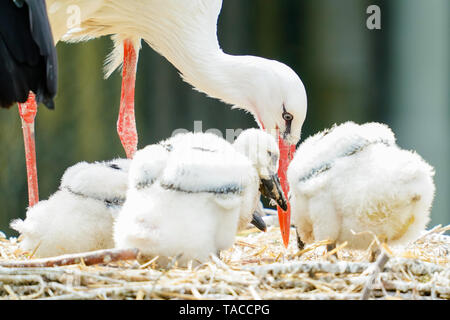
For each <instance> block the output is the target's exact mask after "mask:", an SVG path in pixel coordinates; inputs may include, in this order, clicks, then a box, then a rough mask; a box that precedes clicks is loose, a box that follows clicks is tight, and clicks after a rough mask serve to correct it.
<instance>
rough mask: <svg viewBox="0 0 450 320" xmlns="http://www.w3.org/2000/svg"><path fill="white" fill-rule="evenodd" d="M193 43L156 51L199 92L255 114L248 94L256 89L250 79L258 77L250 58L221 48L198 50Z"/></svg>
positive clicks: (158, 48)
mask: <svg viewBox="0 0 450 320" xmlns="http://www.w3.org/2000/svg"><path fill="white" fill-rule="evenodd" d="M198 48H199V46H195V44H193V43H192V42H190V43H177V46H175V47H172V46H171V47H167V48H162V47H161V46H159V47H157V48H155V49H156V50H157V51H158V52H159V53H161V54H162V55H163V56H164V57H165V58H166V59H167V60H168V61H169V62H170V63H172V64H173V65H174V66H175V67H176V68H177V69H178V70H179V71H180V73H181V76H182V78H183V80H184V81H186V82H188V83H189V84H191V85H192V86H193V87H194V88H195V89H196V90H198V91H200V92H203V93H205V94H206V95H208V96H210V97H212V98H216V99H219V100H222V101H223V102H225V103H227V104H230V105H233V106H238V107H239V108H242V109H246V110H247V111H249V112H251V113H252V114H253V115H255V116H257V115H256V111H257V110H256V109H255V108H254V105H255V104H256V102H254V101H251V98H250V97H249V92H253V91H254V90H253V89H252V88H250V87H249V86H251V85H252V82H251V81H250V79H249V77H250V76H251V75H252V74H253V75H254V74H255V70H252V69H253V68H252V64H251V63H248V62H249V60H253V59H255V60H256V59H259V58H257V57H250V56H233V55H229V54H226V53H224V52H223V51H222V50H221V49H220V47H219V46H218V44H217V46H214V47H213V48H211V47H207V48H203V49H198Z"/></svg>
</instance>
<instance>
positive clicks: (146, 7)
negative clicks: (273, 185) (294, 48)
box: [47, 0, 307, 246]
mask: <svg viewBox="0 0 450 320" xmlns="http://www.w3.org/2000/svg"><path fill="white" fill-rule="evenodd" d="M221 7H222V0H145V1H142V0H128V1H123V0H47V8H48V11H49V17H50V23H51V26H52V29H53V36H54V39H55V41H60V40H63V41H69V42H77V41H85V40H89V39H92V38H96V37H101V36H105V35H112V36H113V40H114V44H115V48H114V50H113V52H112V53H111V55H110V56H109V58H108V64H107V66H106V76H108V75H110V74H111V73H112V72H113V71H114V70H115V69H116V68H117V67H119V66H120V64H121V63H123V76H122V77H123V79H122V95H121V102H120V112H119V119H118V123H117V129H118V133H119V136H120V139H121V141H122V144H123V146H124V149H125V151H126V154H127V156H128V157H130V158H131V157H132V156H133V154H134V153H135V151H136V149H137V132H136V125H135V118H134V88H135V79H136V63H137V57H138V52H139V49H140V43H141V39H144V41H145V42H146V43H148V44H149V45H150V46H151V47H152V48H153V49H154V50H156V51H157V52H158V53H160V54H161V55H163V56H164V57H165V58H166V59H167V60H168V61H169V62H170V63H172V64H173V65H174V66H175V67H176V68H177V69H178V70H179V71H180V73H181V76H182V77H183V79H184V80H185V81H186V82H188V83H190V84H191V85H192V86H193V87H194V88H195V89H196V90H198V91H201V92H203V93H205V94H207V95H208V96H210V97H213V98H217V99H220V100H222V101H223V102H225V103H227V104H230V105H232V106H233V108H241V109H244V110H246V111H248V112H250V113H251V114H252V115H253V116H254V118H255V120H256V122H257V123H258V124H259V126H260V127H261V128H263V129H265V130H267V131H269V132H271V133H272V134H273V135H274V136H276V138H278V139H279V148H280V152H281V156H280V166H279V175H280V180H281V183H282V186H283V190H284V191H285V192H288V185H287V180H286V170H287V166H288V164H289V162H290V159H291V157H292V154H293V151H294V150H295V144H296V143H297V142H298V141H299V139H300V134H301V129H302V125H303V122H304V120H305V117H306V109H307V99H306V92H305V88H304V86H303V83H302V81H301V80H300V78H299V77H298V75H297V74H296V73H295V72H294V71H293V70H292V69H291V68H289V67H288V66H286V65H285V64H283V63H280V62H278V61H274V60H268V59H264V58H260V57H254V56H234V55H229V54H226V53H224V52H223V51H222V50H221V48H220V45H219V42H218V39H217V20H218V16H219V13H220V11H221ZM279 218H280V226H281V231H282V235H283V241H284V244H285V245H286V246H287V243H288V241H289V227H290V210H289V209H288V210H287V211H286V212H285V211H283V210H281V209H280V208H279Z"/></svg>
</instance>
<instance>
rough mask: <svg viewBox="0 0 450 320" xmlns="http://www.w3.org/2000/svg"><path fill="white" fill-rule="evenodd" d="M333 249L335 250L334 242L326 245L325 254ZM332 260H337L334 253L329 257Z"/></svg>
mask: <svg viewBox="0 0 450 320" xmlns="http://www.w3.org/2000/svg"><path fill="white" fill-rule="evenodd" d="M334 249H336V242H333V243H329V244H327V252H331V251H333V250H334ZM329 257H330V258H331V259H332V260H336V259H337V258H338V256H337V252H334V253H333V254H332V255H330V256H329Z"/></svg>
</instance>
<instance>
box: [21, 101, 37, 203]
mask: <svg viewBox="0 0 450 320" xmlns="http://www.w3.org/2000/svg"><path fill="white" fill-rule="evenodd" d="M36 113H37V104H36V100H35V96H34V94H33V93H31V92H30V95H29V96H28V100H27V102H25V103H19V115H20V118H21V120H22V130H23V141H24V145H25V159H26V165H27V180H28V203H29V206H30V207H32V206H34V205H35V204H36V203H38V201H39V188H38V179H37V168H36V144H35V141H34V118H35V117H36Z"/></svg>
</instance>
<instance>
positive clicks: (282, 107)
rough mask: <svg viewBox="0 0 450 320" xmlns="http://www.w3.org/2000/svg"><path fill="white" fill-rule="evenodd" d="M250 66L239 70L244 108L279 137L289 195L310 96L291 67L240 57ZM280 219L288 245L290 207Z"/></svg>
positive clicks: (281, 171) (283, 178)
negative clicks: (292, 166) (290, 169)
mask: <svg viewBox="0 0 450 320" xmlns="http://www.w3.org/2000/svg"><path fill="white" fill-rule="evenodd" d="M240 59H241V63H245V64H246V65H247V66H246V67H244V68H242V69H241V70H239V71H238V72H239V73H241V74H242V76H241V78H240V83H242V84H243V86H244V87H246V86H249V87H250V88H246V89H247V91H246V93H245V96H246V99H244V100H243V101H248V102H247V104H246V105H242V106H239V107H240V108H243V109H246V110H248V111H250V112H251V113H252V114H253V115H254V117H255V119H256V121H257V122H258V123H259V125H260V127H261V128H263V129H264V130H266V131H267V132H269V133H271V134H272V135H274V136H275V137H276V139H277V140H278V143H279V149H280V163H279V169H278V176H279V178H280V182H281V186H282V188H283V191H284V193H285V194H286V196H287V195H288V193H289V186H288V182H287V177H286V171H287V168H288V166H289V163H290V161H291V159H292V158H293V155H294V152H295V146H296V144H297V143H298V142H299V140H300V136H301V131H302V126H303V123H304V121H305V118H306V111H307V96H306V90H305V87H304V85H303V83H302V81H301V80H300V78H299V76H298V75H297V74H296V73H295V72H294V71H293V70H292V69H291V68H290V67H288V66H287V65H285V64H283V63H281V62H278V61H275V60H268V59H264V58H260V57H250V56H244V57H240ZM244 90H245V89H244ZM278 218H279V222H280V229H281V234H282V237H283V242H284V245H285V246H286V247H287V245H288V242H289V233H290V206H289V205H288V209H287V210H286V211H284V210H282V209H281V208H280V207H278Z"/></svg>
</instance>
